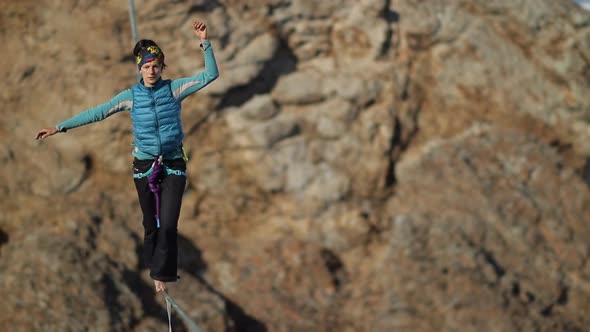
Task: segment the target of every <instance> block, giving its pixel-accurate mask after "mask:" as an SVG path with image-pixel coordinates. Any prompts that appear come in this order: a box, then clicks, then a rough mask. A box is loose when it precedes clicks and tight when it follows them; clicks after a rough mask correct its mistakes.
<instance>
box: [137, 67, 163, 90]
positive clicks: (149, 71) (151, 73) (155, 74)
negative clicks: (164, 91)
mask: <svg viewBox="0 0 590 332" xmlns="http://www.w3.org/2000/svg"><path fill="white" fill-rule="evenodd" d="M139 72H140V73H141V77H142V78H143V84H144V85H145V86H148V87H149V86H154V84H156V82H158V81H159V80H160V77H161V76H162V65H161V64H159V63H157V62H155V61H152V62H148V63H146V64H144V65H143V66H141V68H140V69H139Z"/></svg>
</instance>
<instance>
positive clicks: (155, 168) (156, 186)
mask: <svg viewBox="0 0 590 332" xmlns="http://www.w3.org/2000/svg"><path fill="white" fill-rule="evenodd" d="M162 172H164V173H166V175H178V176H186V173H185V172H183V171H181V170H177V169H172V168H169V167H167V166H166V165H164V163H163V162H162V156H158V158H156V159H155V160H154V162H153V163H152V167H150V169H148V170H147V171H146V172H144V173H137V174H133V178H135V179H141V178H145V177H147V178H148V184H149V187H150V190H151V192H152V193H154V197H155V199H156V226H157V228H160V180H161V178H162Z"/></svg>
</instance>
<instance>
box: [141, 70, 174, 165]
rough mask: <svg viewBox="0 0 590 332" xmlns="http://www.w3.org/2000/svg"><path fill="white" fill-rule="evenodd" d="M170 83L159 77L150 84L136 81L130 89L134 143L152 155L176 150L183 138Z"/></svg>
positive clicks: (142, 150)
mask: <svg viewBox="0 0 590 332" xmlns="http://www.w3.org/2000/svg"><path fill="white" fill-rule="evenodd" d="M170 82H171V80H162V79H161V80H159V81H158V82H157V83H156V84H155V85H154V86H153V87H146V86H145V85H143V84H142V83H141V82H139V83H137V84H135V85H134V86H133V87H132V88H131V91H132V92H133V108H132V109H131V121H132V123H133V135H134V136H135V142H134V145H135V147H136V148H137V149H139V150H140V151H141V152H144V153H147V154H150V155H152V156H154V157H156V156H160V155H164V154H166V153H170V152H172V151H174V150H176V149H178V148H179V147H180V146H181V144H182V140H183V138H184V133H183V131H182V123H181V118H180V103H179V102H178V101H177V100H176V98H174V95H172V89H171V88H170Z"/></svg>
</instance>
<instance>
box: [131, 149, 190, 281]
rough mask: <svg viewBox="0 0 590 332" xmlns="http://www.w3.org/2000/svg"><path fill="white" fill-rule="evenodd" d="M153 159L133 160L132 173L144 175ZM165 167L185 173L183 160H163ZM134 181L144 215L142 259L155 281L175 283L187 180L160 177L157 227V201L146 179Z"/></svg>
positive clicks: (174, 177) (167, 176)
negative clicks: (179, 234) (181, 210)
mask: <svg viewBox="0 0 590 332" xmlns="http://www.w3.org/2000/svg"><path fill="white" fill-rule="evenodd" d="M152 163H153V160H139V159H137V158H136V159H135V160H134V161H133V171H134V173H135V174H137V173H144V172H147V171H148V170H149V169H150V167H151V166H152ZM164 165H165V166H166V167H169V168H172V169H176V170H181V171H183V172H184V171H185V170H186V163H185V162H184V160H183V159H174V160H164ZM134 180H135V188H136V189H137V196H138V198H139V205H140V206H141V211H142V213H143V228H144V238H143V260H144V263H145V265H146V266H147V267H148V268H149V269H150V276H151V277H152V279H154V280H160V281H176V279H177V264H178V262H177V259H178V244H177V226H178V217H179V216H180V206H181V203H182V194H183V193H184V187H185V185H186V178H185V177H184V176H182V175H175V174H171V175H166V174H165V172H164V174H163V175H162V180H161V183H160V228H158V227H157V225H156V199H155V197H154V194H153V193H152V192H151V190H150V187H149V184H148V178H147V177H143V178H140V179H134Z"/></svg>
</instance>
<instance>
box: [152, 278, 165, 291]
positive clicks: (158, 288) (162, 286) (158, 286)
mask: <svg viewBox="0 0 590 332" xmlns="http://www.w3.org/2000/svg"><path fill="white" fill-rule="evenodd" d="M154 285H155V286H156V292H163V291H165V290H166V283H165V282H163V281H160V280H154Z"/></svg>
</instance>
